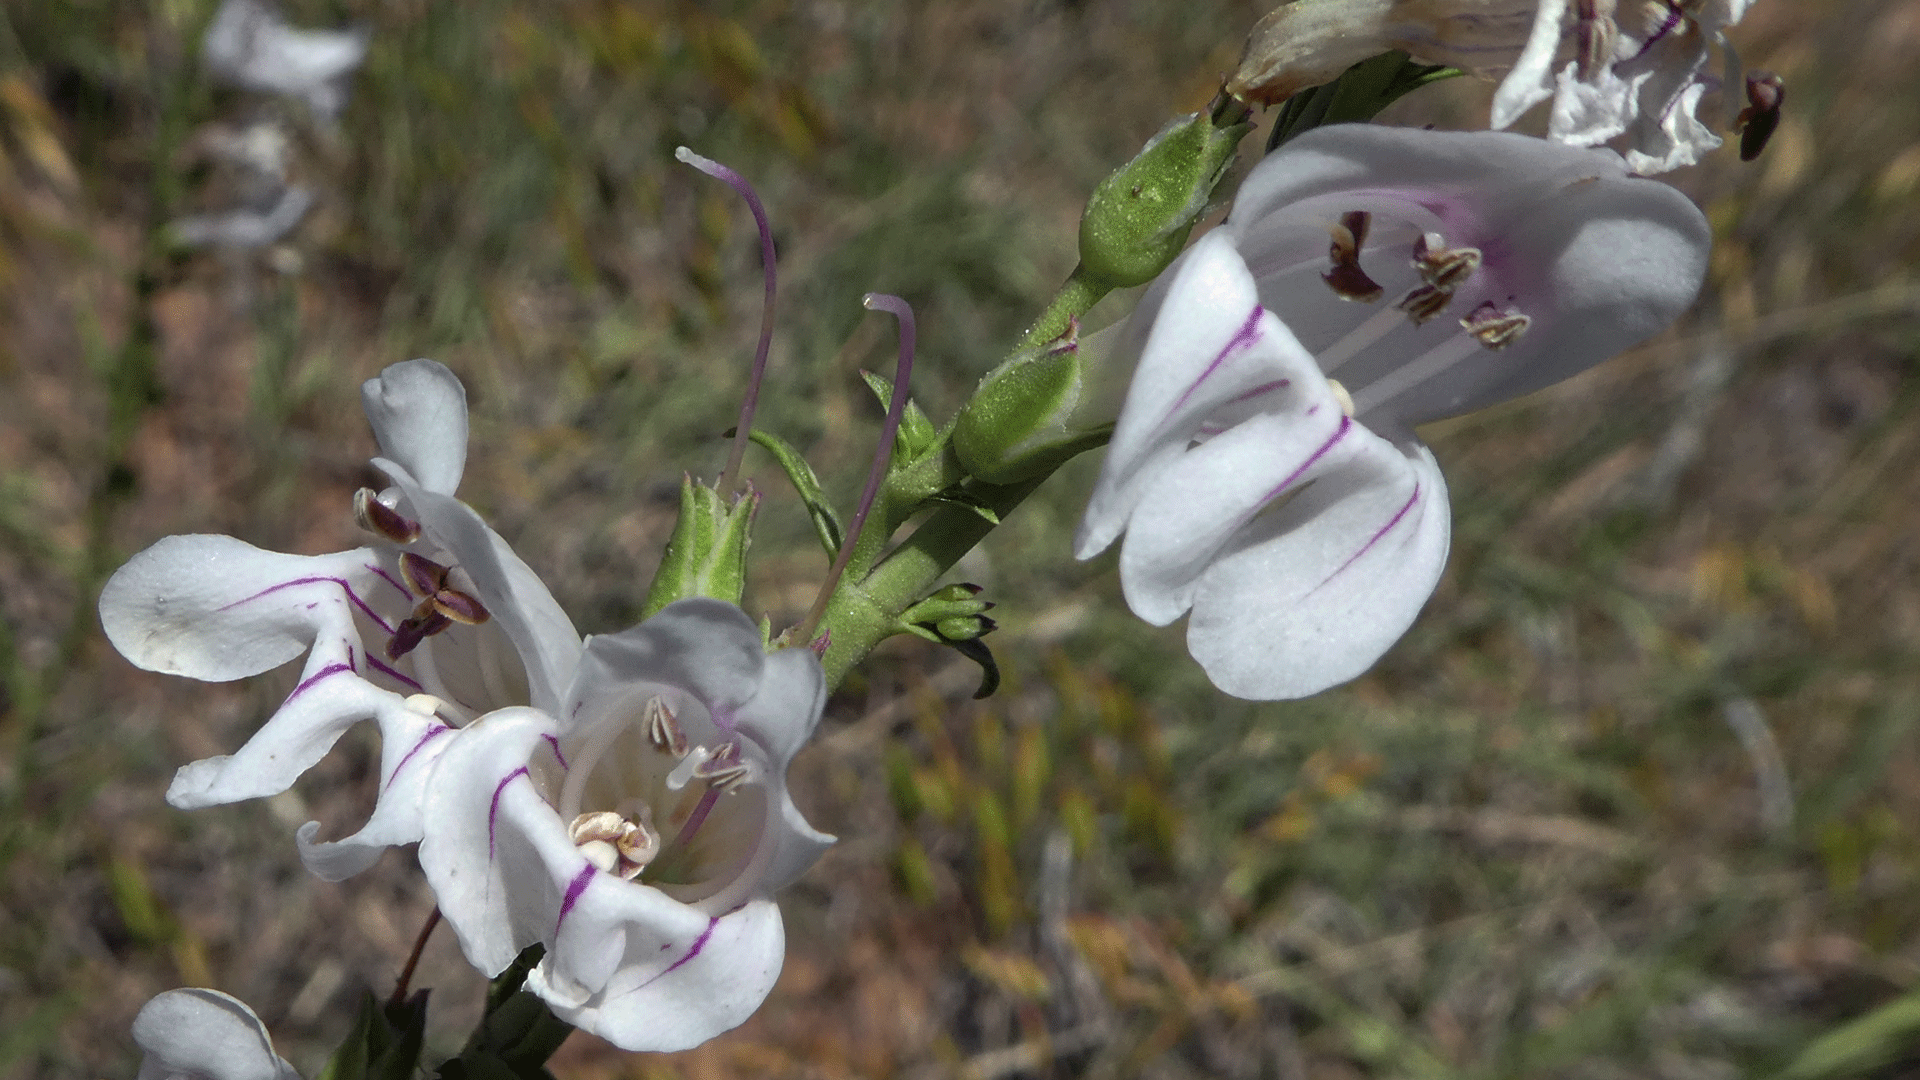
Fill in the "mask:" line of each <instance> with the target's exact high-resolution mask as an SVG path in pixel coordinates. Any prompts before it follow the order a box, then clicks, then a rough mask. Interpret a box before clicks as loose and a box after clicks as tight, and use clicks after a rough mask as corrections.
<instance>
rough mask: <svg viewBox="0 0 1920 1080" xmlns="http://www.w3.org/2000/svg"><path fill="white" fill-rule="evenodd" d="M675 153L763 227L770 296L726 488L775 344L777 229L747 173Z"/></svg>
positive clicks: (720, 487) (723, 478) (724, 475)
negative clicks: (726, 190) (719, 184)
mask: <svg viewBox="0 0 1920 1080" xmlns="http://www.w3.org/2000/svg"><path fill="white" fill-rule="evenodd" d="M673 156H674V157H676V158H678V159H680V160H681V161H684V162H686V163H687V164H689V165H691V166H693V167H694V168H696V169H699V170H700V171H701V172H703V173H706V174H707V175H708V176H711V177H713V178H714V179H716V180H720V181H724V182H725V183H726V184H727V185H728V186H729V187H731V188H733V190H735V191H737V192H739V193H740V197H741V198H743V199H745V200H747V208H748V209H750V210H752V211H753V223H754V224H755V225H756V226H758V227H759V229H760V266H761V268H762V270H763V272H764V273H765V275H766V280H767V299H766V303H765V304H764V305H762V307H761V309H760V344H759V345H757V346H755V347H754V351H753V373H752V374H751V375H750V376H748V378H747V392H746V394H745V396H743V397H742V398H741V399H740V421H739V423H738V424H737V425H735V427H734V435H733V449H732V450H731V451H729V452H728V454H727V467H726V468H724V469H722V470H720V479H719V481H718V482H716V483H715V484H714V485H713V487H714V490H715V491H725V490H726V489H727V486H728V485H729V484H731V483H732V482H733V480H734V477H735V476H736V475H737V474H738V473H739V472H740V462H741V461H742V460H743V459H745V457H746V454H747V441H748V439H749V438H750V437H751V436H752V434H753V411H754V409H755V408H756V407H758V406H759V404H760V383H761V381H762V380H763V379H764V378H765V377H766V374H767V353H768V351H769V350H770V349H772V347H773V292H774V255H773V230H772V229H771V228H770V227H768V225H767V210H766V207H764V206H762V205H761V204H760V196H758V195H756V194H754V191H753V185H752V184H749V183H747V178H746V177H744V176H741V175H740V174H739V173H737V172H735V171H733V170H732V169H729V168H727V167H726V166H725V165H722V164H720V163H719V162H717V161H714V160H713V159H711V158H704V157H701V156H700V155H699V154H696V153H694V152H693V151H691V150H689V149H687V148H686V147H684V146H682V147H679V148H678V149H676V150H674V152H673Z"/></svg>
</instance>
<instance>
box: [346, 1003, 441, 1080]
mask: <svg viewBox="0 0 1920 1080" xmlns="http://www.w3.org/2000/svg"><path fill="white" fill-rule="evenodd" d="M426 1032H427V991H425V990H422V991H420V992H419V993H417V994H415V995H413V996H412V997H410V998H408V999H407V1000H405V1001H399V1002H394V1001H390V1002H388V1003H387V1004H385V1005H382V1004H380V1002H378V1001H377V1000H375V999H374V996H373V994H372V993H371V992H369V993H367V994H366V996H365V997H363V998H362V999H361V1001H360V1012H359V1015H357V1016H356V1017H354V1021H353V1031H352V1032H351V1033H350V1034H349V1035H348V1036H347V1041H346V1042H343V1043H341V1044H340V1048H339V1049H338V1050H335V1051H334V1052H333V1058H332V1059H331V1060H329V1061H328V1062H327V1067H326V1068H325V1069H322V1070H321V1072H320V1080H412V1077H413V1076H414V1075H415V1074H416V1073H418V1072H419V1070H420V1048H421V1046H422V1045H423V1043H424V1042H425V1040H426Z"/></svg>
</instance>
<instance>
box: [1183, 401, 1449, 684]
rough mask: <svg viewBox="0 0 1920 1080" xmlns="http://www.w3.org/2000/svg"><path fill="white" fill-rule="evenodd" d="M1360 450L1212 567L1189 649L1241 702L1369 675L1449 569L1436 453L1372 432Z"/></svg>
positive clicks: (1197, 604)
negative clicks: (1363, 450) (1401, 445)
mask: <svg viewBox="0 0 1920 1080" xmlns="http://www.w3.org/2000/svg"><path fill="white" fill-rule="evenodd" d="M1361 442H1362V444H1363V445H1365V446H1366V447H1367V451H1366V453H1365V454H1364V455H1362V456H1361V457H1358V458H1354V459H1351V460H1349V462H1348V463H1347V464H1346V465H1344V466H1343V467H1342V468H1341V469H1340V470H1339V471H1338V472H1337V473H1335V474H1334V475H1330V476H1328V477H1326V478H1325V479H1324V480H1323V481H1322V482H1321V483H1319V484H1316V485H1314V486H1312V487H1310V488H1308V489H1306V490H1305V491H1303V492H1302V493H1301V494H1300V495H1299V497H1298V498H1296V499H1294V500H1293V501H1292V502H1290V503H1288V504H1287V505H1285V506H1284V507H1282V508H1280V509H1279V510H1278V511H1277V512H1276V513H1274V514H1272V515H1269V518H1268V519H1266V520H1263V521H1262V522H1261V523H1260V524H1259V526H1258V527H1257V528H1255V529H1253V530H1249V532H1248V534H1247V535H1245V536H1243V537H1241V538H1240V539H1239V541H1238V542H1237V544H1236V547H1237V550H1236V551H1235V552H1233V553H1232V554H1229V555H1227V556H1225V557H1223V558H1221V559H1220V560H1219V561H1218V562H1216V563H1215V564H1213V566H1212V567H1210V568H1209V569H1208V570H1207V572H1206V575H1205V577H1204V578H1203V579H1202V580H1201V582H1200V587H1199V590H1198V592H1197V593H1196V594H1195V596H1194V601H1193V618H1192V620H1191V621H1190V623H1189V624H1188V628H1187V647H1188V649H1189V650H1191V651H1192V653H1193V657H1194V659H1195V660H1198V661H1199V662H1200V665H1201V666H1202V667H1204V668H1205V669H1206V671H1207V675H1208V677H1209V678H1211V679H1212V680H1213V683H1214V685H1215V686H1218V687H1219V688H1220V689H1222V690H1224V691H1226V692H1227V693H1229V694H1233V695H1235V696H1237V697H1243V698H1253V699H1275V698H1296V697H1305V696H1306V695H1309V694H1314V693H1318V692H1319V691H1321V690H1324V689H1326V688H1327V687H1329V686H1334V685H1337V684H1339V683H1342V682H1345V681H1347V680H1348V679H1351V678H1354V677H1355V676H1357V675H1359V674H1361V673H1362V672H1364V671H1366V670H1367V668H1368V667H1370V666H1372V664H1373V662H1374V661H1375V660H1378V659H1379V658H1380V655H1381V654H1382V653H1384V652H1386V650H1387V649H1388V648H1389V647H1391V646H1392V644H1393V643H1394V642H1395V641H1397V640H1399V638H1400V635H1401V634H1403V633H1405V632H1406V629H1407V627H1409V626H1411V625H1412V624H1413V619H1414V617H1415V616H1416V615H1418V614H1419V612H1420V608H1421V607H1422V606H1423V605H1425V603H1426V601H1427V597H1429V596H1431V595H1432V593H1433V588H1434V586H1435V585H1436V584H1437V583H1438V582H1439V580H1440V573H1441V571H1442V570H1443V569H1444V568H1445V566H1446V558H1447V544H1448V538H1449V535H1450V529H1451V526H1450V523H1449V517H1448V509H1447V496H1446V483H1445V481H1444V480H1443V479H1442V477H1441V475H1440V470H1439V468H1438V466H1437V465H1436V464H1435V463H1434V460H1433V455H1432V453H1430V452H1429V451H1428V450H1427V449H1426V447H1424V446H1420V445H1419V444H1417V443H1416V444H1412V445H1411V446H1410V447H1408V448H1407V449H1406V450H1404V451H1403V450H1401V449H1396V448H1395V447H1393V446H1392V445H1391V444H1389V443H1387V442H1385V440H1382V439H1378V438H1377V437H1373V436H1371V435H1370V434H1366V436H1365V439H1363V440H1361Z"/></svg>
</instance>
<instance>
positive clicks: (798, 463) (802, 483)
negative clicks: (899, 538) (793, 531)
mask: <svg viewBox="0 0 1920 1080" xmlns="http://www.w3.org/2000/svg"><path fill="white" fill-rule="evenodd" d="M909 408H911V406H909ZM913 411H915V412H918V411H919V410H917V409H915V410H913ZM921 419H922V420H924V419H926V417H925V416H922V417H921ZM727 434H728V435H729V436H731V435H732V434H733V432H731V431H729V432H728V433H727ZM747 437H748V438H750V439H752V440H753V441H754V442H755V443H756V444H758V445H759V446H760V448H761V449H763V450H765V451H766V452H767V453H769V454H772V455H773V460H774V461H775V462H777V463H779V465H780V471H781V472H784V473H786V474H787V482H788V483H790V484H792V485H793V490H794V492H795V493H796V494H798V495H799V496H800V501H801V502H802V503H804V504H806V507H807V516H808V517H810V518H812V519H813V531H814V534H815V535H816V536H818V537H819V538H820V546H821V547H823V548H825V549H827V558H829V559H831V558H833V557H834V556H835V555H838V554H839V553H840V538H841V537H842V536H844V535H846V533H845V530H843V529H842V528H841V527H840V516H839V515H838V514H835V513H834V512H833V504H832V503H829V502H828V501H827V493H826V492H825V491H823V490H821V488H820V477H819V476H818V475H817V474H816V473H815V472H814V471H813V466H811V465H809V464H807V459H806V458H804V457H801V456H800V451H798V450H795V449H794V448H793V444H792V443H789V442H788V441H787V440H785V439H783V438H781V437H780V436H778V435H775V434H774V433H773V432H771V431H761V430H759V429H758V428H756V429H754V430H753V431H751V432H749V433H748V435H747Z"/></svg>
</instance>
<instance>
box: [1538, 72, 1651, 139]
mask: <svg viewBox="0 0 1920 1080" xmlns="http://www.w3.org/2000/svg"><path fill="white" fill-rule="evenodd" d="M1574 71H1575V66H1574V65H1573V64H1568V65H1567V66H1566V67H1565V68H1564V69H1563V70H1562V71H1561V72H1560V76H1559V85H1560V89H1559V91H1558V92H1557V93H1555V94H1554V96H1553V111H1552V114H1551V115H1550V116H1549V118H1548V120H1547V134H1548V135H1549V136H1550V137H1552V138H1554V139H1557V140H1559V141H1560V142H1563V143H1567V144H1568V145H1570V146H1595V145H1598V144H1599V143H1603V142H1606V141H1607V140H1608V139H1611V138H1613V137H1614V136H1615V135H1618V134H1620V133H1621V132H1623V131H1625V130H1627V125H1629V124H1631V123H1632V122H1633V118H1634V114H1635V113H1636V112H1637V111H1638V106H1637V104H1636V98H1637V96H1638V95H1639V93H1640V88H1641V87H1642V86H1643V85H1645V83H1646V81H1647V79H1648V78H1649V77H1650V76H1651V72H1644V71H1643V72H1640V73H1638V74H1635V75H1633V76H1632V77H1631V78H1630V79H1623V78H1621V77H1620V76H1619V75H1617V74H1615V73H1614V72H1613V71H1611V70H1609V71H1605V72H1602V73H1600V76H1599V78H1598V79H1597V80H1596V81H1594V82H1591V83H1589V82H1586V81H1585V80H1582V79H1580V78H1579V77H1577V76H1576V75H1575V73H1574Z"/></svg>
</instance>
